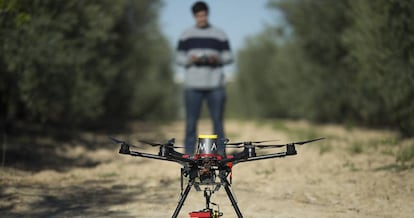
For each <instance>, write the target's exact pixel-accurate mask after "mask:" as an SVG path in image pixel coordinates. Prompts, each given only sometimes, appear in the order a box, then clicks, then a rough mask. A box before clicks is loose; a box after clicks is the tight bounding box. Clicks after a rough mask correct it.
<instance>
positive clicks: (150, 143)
mask: <svg viewBox="0 0 414 218" xmlns="http://www.w3.org/2000/svg"><path fill="white" fill-rule="evenodd" d="M138 141H139V142H141V143H142V144H147V145H151V146H152V147H156V146H168V147H172V148H184V147H183V146H175V145H174V143H175V138H172V139H170V140H168V142H167V143H165V144H161V143H155V142H150V141H147V140H138Z"/></svg>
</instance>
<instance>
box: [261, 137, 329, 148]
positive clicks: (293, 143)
mask: <svg viewBox="0 0 414 218" xmlns="http://www.w3.org/2000/svg"><path fill="white" fill-rule="evenodd" d="M322 139H325V138H317V139H311V140H306V141H300V142H292V143H288V144H280V145H256V147H257V148H261V149H266V148H281V147H285V146H288V145H303V144H306V143H310V142H314V141H319V140H322Z"/></svg>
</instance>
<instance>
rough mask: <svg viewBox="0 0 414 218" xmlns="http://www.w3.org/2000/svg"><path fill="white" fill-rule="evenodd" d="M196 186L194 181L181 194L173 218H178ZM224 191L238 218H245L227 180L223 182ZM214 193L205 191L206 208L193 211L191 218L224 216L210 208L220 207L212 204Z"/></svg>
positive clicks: (208, 190)
mask: <svg viewBox="0 0 414 218" xmlns="http://www.w3.org/2000/svg"><path fill="white" fill-rule="evenodd" d="M193 185H194V181H189V183H188V184H187V187H186V188H185V190H184V192H183V193H182V194H181V198H180V201H179V202H178V205H177V208H176V209H175V211H174V214H173V215H172V218H177V216H178V214H179V213H180V210H181V208H182V206H183V205H184V201H185V200H186V198H187V196H188V194H189V193H190V190H191V187H192V186H193ZM223 186H224V189H225V190H226V193H227V196H228V197H229V199H230V201H231V204H232V206H233V208H234V210H235V212H236V214H237V217H238V218H243V215H242V213H241V211H240V209H239V206H238V205H237V201H236V199H235V198H234V196H233V193H232V192H231V189H230V183H229V182H228V181H227V179H224V182H223ZM212 194H213V192H212V191H211V190H210V189H209V188H206V189H204V197H205V199H206V208H205V209H203V210H201V211H193V212H191V213H190V217H191V218H204V217H205V218H219V217H221V216H223V213H221V212H219V209H218V210H213V209H211V208H210V204H213V205H215V206H217V207H218V205H217V204H215V203H213V202H210V198H211V195H212Z"/></svg>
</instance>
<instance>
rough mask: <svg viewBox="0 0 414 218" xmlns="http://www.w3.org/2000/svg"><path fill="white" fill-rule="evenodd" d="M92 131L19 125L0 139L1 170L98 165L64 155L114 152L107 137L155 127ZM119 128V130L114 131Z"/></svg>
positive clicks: (84, 156)
mask: <svg viewBox="0 0 414 218" xmlns="http://www.w3.org/2000/svg"><path fill="white" fill-rule="evenodd" d="M107 126H108V127H102V128H99V129H94V130H88V129H86V130H85V129H84V130H73V129H66V128H64V127H53V126H41V125H36V124H33V125H30V124H19V125H15V126H14V127H13V128H9V130H8V131H7V132H8V133H7V135H6V134H5V133H4V134H2V135H1V136H0V153H1V155H0V158H1V160H0V163H1V164H2V166H3V167H8V168H14V169H18V170H24V171H30V172H39V171H42V170H55V171H58V172H64V171H67V170H70V169H71V168H74V167H86V168H88V167H95V166H97V165H98V164H101V163H102V162H98V161H96V160H91V159H90V158H88V156H90V155H87V154H77V155H76V156H74V155H68V152H70V149H71V148H73V147H75V146H81V147H83V148H84V150H85V153H88V154H91V153H93V152H94V151H96V150H97V149H108V150H111V151H114V150H116V149H117V147H118V145H116V144H114V143H113V142H112V141H111V140H110V139H109V138H108V136H114V135H119V134H121V132H122V134H124V135H125V134H126V135H129V134H132V133H133V132H141V133H144V134H145V133H148V132H152V131H153V129H154V128H155V126H154V125H152V124H148V123H139V122H136V123H131V124H130V126H129V127H128V126H126V125H125V126H122V125H116V124H112V125H110V124H108V125H107ZM117 126H119V128H117Z"/></svg>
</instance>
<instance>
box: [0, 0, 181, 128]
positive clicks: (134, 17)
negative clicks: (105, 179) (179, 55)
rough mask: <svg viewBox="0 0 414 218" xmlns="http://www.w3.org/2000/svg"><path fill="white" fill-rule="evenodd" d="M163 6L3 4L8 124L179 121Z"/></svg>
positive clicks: (51, 0)
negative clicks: (163, 26)
mask: <svg viewBox="0 0 414 218" xmlns="http://www.w3.org/2000/svg"><path fill="white" fill-rule="evenodd" d="M160 6H161V5H160V2H159V1H150V0H145V1H132V0H120V1H110V0H100V1H82V0H73V1H63V0H57V1H55V0H33V1H26V0H10V1H7V0H3V1H1V2H0V26H1V28H0V34H1V37H0V45H1V47H0V54H1V57H0V71H1V72H2V73H1V75H0V95H1V101H0V107H1V110H0V115H1V118H2V120H3V119H4V120H15V119H22V120H33V121H42V122H55V123H61V124H80V123H85V122H89V121H92V122H94V121H97V120H98V119H101V118H103V117H105V119H108V118H109V119H119V118H141V119H147V118H163V117H167V116H170V115H173V113H174V110H173V108H174V107H171V105H173V101H171V100H169V99H171V98H170V95H171V94H172V93H173V92H174V86H173V83H172V73H171V67H170V50H169V47H168V45H167V42H166V40H165V39H164V38H163V36H162V35H161V33H160V30H159V28H158V26H157V17H158V10H159V8H160Z"/></svg>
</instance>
